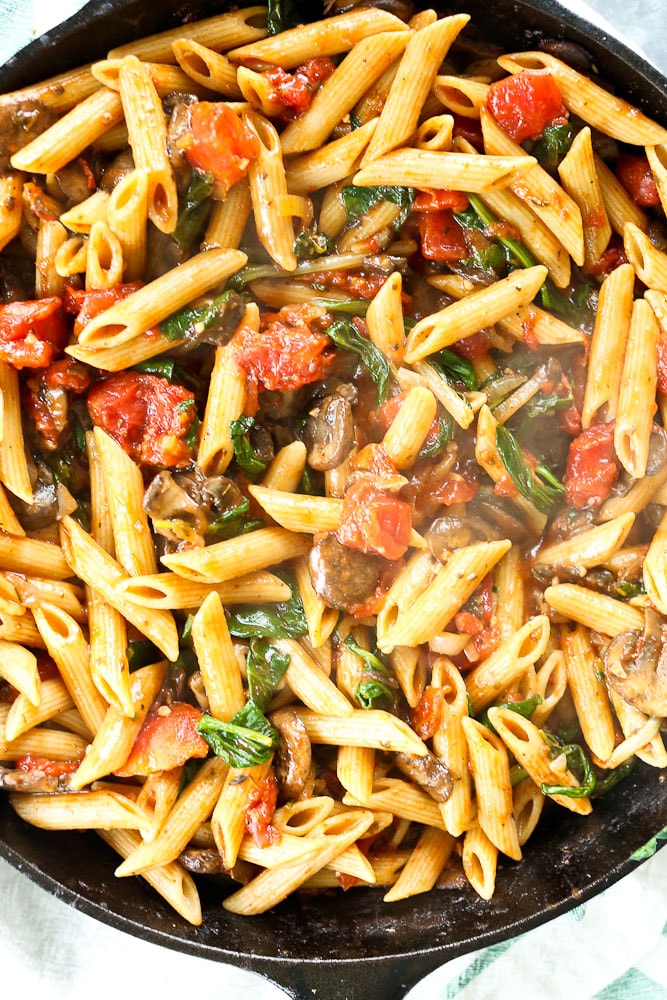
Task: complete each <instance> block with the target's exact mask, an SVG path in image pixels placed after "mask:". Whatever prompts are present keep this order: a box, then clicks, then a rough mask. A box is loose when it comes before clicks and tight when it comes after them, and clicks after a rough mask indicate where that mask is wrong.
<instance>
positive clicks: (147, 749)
mask: <svg viewBox="0 0 667 1000" xmlns="http://www.w3.org/2000/svg"><path fill="white" fill-rule="evenodd" d="M202 714H203V713H202V712H201V710H200V709H198V708H195V706H194V705H190V704H188V703H187V702H185V701H174V702H172V703H171V705H162V706H161V707H160V708H158V709H156V710H155V711H150V712H149V713H148V715H147V716H146V718H145V719H144V721H143V723H142V725H141V729H140V730H139V732H138V734H137V738H136V739H135V741H134V745H133V746H132V749H131V751H130V756H129V757H128V758H127V760H126V761H125V764H124V765H123V767H121V768H119V770H117V771H116V772H115V773H116V774H117V775H118V777H120V778H131V777H134V776H136V775H144V776H146V777H147V776H148V775H149V774H153V773H154V772H155V771H173V769H174V768H175V767H180V766H181V765H182V764H185V762H186V761H187V760H190V759H191V758H198V759H201V758H203V757H206V756H207V755H208V749H209V747H208V743H207V742H206V740H205V739H204V737H203V736H200V734H199V733H198V732H197V726H198V724H199V722H200V720H201V717H202Z"/></svg>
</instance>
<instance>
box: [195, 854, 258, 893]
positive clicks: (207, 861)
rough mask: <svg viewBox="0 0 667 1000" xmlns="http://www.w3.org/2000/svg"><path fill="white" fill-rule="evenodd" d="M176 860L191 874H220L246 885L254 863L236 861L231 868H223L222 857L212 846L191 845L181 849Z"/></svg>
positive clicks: (252, 871) (251, 874)
mask: <svg viewBox="0 0 667 1000" xmlns="http://www.w3.org/2000/svg"><path fill="white" fill-rule="evenodd" d="M178 861H179V863H180V864H182V865H183V867H184V868H185V869H186V870H187V871H189V872H192V874H193V875H222V876H224V877H225V878H228V879H231V880H232V881H233V882H240V883H241V885H246V884H247V883H248V882H249V881H250V879H251V878H252V877H253V875H254V873H255V867H254V865H250V864H248V863H247V861H237V862H236V864H235V865H234V867H233V868H225V863H224V861H223V860H222V857H221V855H220V853H219V851H217V850H216V849H215V848H214V847H202V848H195V847H191V848H188V849H187V850H185V851H181V853H180V854H179V856H178Z"/></svg>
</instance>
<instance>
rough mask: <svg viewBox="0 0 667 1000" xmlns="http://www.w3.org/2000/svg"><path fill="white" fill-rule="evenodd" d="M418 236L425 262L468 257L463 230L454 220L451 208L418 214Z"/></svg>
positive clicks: (442, 261) (440, 261)
mask: <svg viewBox="0 0 667 1000" xmlns="http://www.w3.org/2000/svg"><path fill="white" fill-rule="evenodd" d="M419 236H420V239H421V248H422V256H423V257H426V259H427V260H435V261H438V262H439V263H444V262H446V261H450V260H465V258H466V257H469V256H470V253H469V251H468V247H467V244H466V241H465V236H464V235H463V229H462V228H461V226H459V224H458V222H457V221H456V219H455V218H454V213H453V212H452V210H451V208H443V209H441V210H440V211H435V212H430V211H429V212H420V214H419Z"/></svg>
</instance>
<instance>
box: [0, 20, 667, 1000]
mask: <svg viewBox="0 0 667 1000" xmlns="http://www.w3.org/2000/svg"><path fill="white" fill-rule="evenodd" d="M224 9H225V8H224V4H216V3H211V2H209V0H190V2H189V3H188V4H187V5H185V4H183V3H182V2H181V0H161V3H160V4H159V5H156V4H154V3H152V2H151V0H93V2H92V3H90V4H89V5H88V6H87V7H86V8H84V10H83V11H82V12H80V13H79V14H78V15H76V16H75V17H74V18H72V19H71V20H70V21H69V22H67V23H66V24H64V25H61V26H60V27H58V28H57V29H55V30H54V31H52V32H49V33H48V34H47V35H45V36H43V37H42V38H40V39H38V40H36V41H35V42H33V43H32V44H31V45H30V46H28V48H26V49H24V50H23V52H21V53H19V55H18V56H16V57H15V58H13V59H12V60H10V62H9V63H8V64H7V65H6V66H5V67H4V68H3V69H0V92H6V91H8V90H11V89H14V88H17V87H20V86H24V85H27V84H28V83H32V82H34V81H37V80H40V79H44V78H45V77H47V76H50V75H53V74H55V73H57V72H59V71H61V70H63V69H66V68H70V67H72V66H75V65H78V64H80V63H81V62H82V61H84V59H86V60H90V59H94V58H98V57H101V56H103V55H104V53H105V51H106V50H107V49H108V48H109V47H111V46H112V45H116V44H120V43H121V42H124V41H128V40H130V39H134V38H137V37H140V36H141V35H144V34H148V33H150V32H153V31H156V30H159V29H162V28H166V27H171V26H173V25H175V24H177V23H180V22H182V20H184V19H186V18H189V19H193V18H195V17H201V16H208V15H210V14H213V13H216V12H220V11H221V10H224ZM447 9H448V11H454V10H466V11H469V12H470V13H471V14H472V16H473V19H474V20H475V22H476V23H477V24H478V25H479V26H480V27H481V28H483V29H484V31H485V32H486V33H488V35H489V37H491V38H493V39H494V40H495V41H499V42H500V43H501V44H503V45H504V46H505V47H507V48H510V49H514V50H517V49H526V48H531V47H534V45H535V42H536V41H537V40H538V39H539V38H540V37H544V36H546V37H566V38H569V39H571V40H573V41H577V42H580V43H582V44H584V45H586V46H587V47H588V48H589V49H590V50H591V51H592V52H593V54H594V56H595V62H596V65H597V67H598V69H599V71H600V72H601V74H602V75H603V76H604V77H606V78H607V79H609V80H611V81H612V82H614V83H616V84H617V86H618V90H619V92H621V93H623V94H624V95H625V96H627V97H629V98H630V99H631V100H632V101H634V102H635V103H637V104H638V105H640V106H641V107H642V108H643V109H645V110H646V111H648V112H649V113H650V114H652V115H653V116H654V117H656V118H658V119H659V120H660V121H661V122H662V123H663V124H667V84H666V83H665V81H664V79H663V78H662V77H661V76H660V75H659V74H658V73H657V71H656V70H654V69H653V68H652V67H650V66H649V65H648V64H646V63H645V62H644V61H642V60H641V59H640V58H639V57H637V56H636V55H634V54H633V53H631V52H630V51H629V50H628V49H626V48H625V47H624V46H623V45H622V44H620V43H619V42H617V41H616V40H614V39H611V38H609V37H608V36H606V35H605V34H604V33H603V32H601V31H600V30H598V29H597V28H594V27H592V26H591V25H588V24H587V23H585V22H584V21H582V20H581V19H579V18H578V17H576V16H575V15H573V14H571V13H569V12H567V11H565V10H563V9H562V8H561V7H560V6H558V4H556V3H553V2H551V0H543V2H542V3H538V2H537V0H516V2H513V0H495V2H494V4H493V5H492V6H491V5H489V4H488V3H487V2H486V0H469V2H461V3H454V4H450V5H449V6H448V8H447ZM317 14H318V11H317V10H316V8H315V5H314V6H313V17H316V16H317ZM666 826H667V795H666V794H665V788H664V776H662V775H660V774H658V773H657V772H656V771H655V770H652V769H650V768H646V767H644V766H643V765H639V766H638V767H637V768H636V769H635V771H634V773H633V775H632V776H631V777H630V778H629V779H628V780H626V781H625V782H624V783H623V784H622V785H620V786H619V787H618V788H616V789H615V790H614V791H613V792H611V793H610V794H609V795H608V796H607V797H605V798H604V799H602V800H600V801H599V802H596V803H595V811H594V813H593V815H592V816H590V817H587V818H585V819H582V818H580V817H577V816H575V815H574V814H572V813H569V812H567V811H566V810H564V809H559V808H558V807H556V806H554V805H553V804H551V803H549V804H548V805H547V807H546V809H545V813H544V815H543V817H542V820H541V822H540V826H539V828H538V831H537V832H536V834H535V835H534V836H533V837H532V838H531V840H530V843H529V845H528V848H527V851H526V858H525V860H524V861H522V862H521V863H520V864H514V863H512V862H506V863H504V864H502V865H501V867H500V868H499V872H498V880H497V889H496V893H495V895H494V897H493V900H492V901H491V902H490V903H486V902H484V901H482V900H481V899H479V898H478V897H477V896H476V895H475V894H474V893H473V892H472V890H469V891H466V890H453V889H452V890H436V891H434V892H432V893H429V894H426V895H423V896H417V897H414V898H413V899H410V900H406V901H403V902H401V903H397V904H392V905H386V904H384V903H383V902H382V898H381V896H382V893H381V892H376V891H374V890H361V891H359V890H355V891H353V892H349V893H347V894H345V895H342V894H340V895H338V894H337V895H323V896H310V897H304V898H298V899H290V900H288V901H287V902H286V903H284V904H282V905H281V906H279V907H277V908H276V909H275V910H274V911H272V912H271V913H268V914H266V915H263V916H260V917H253V918H243V917H238V916H234V915H232V914H228V913H226V912H225V911H224V910H223V909H222V908H221V906H220V890H219V889H217V888H216V887H214V886H211V885H210V884H203V885H202V896H203V899H202V902H203V908H204V924H203V926H202V927H200V928H194V927H191V926H190V925H189V924H187V923H185V922H184V921H182V920H181V919H180V918H179V917H178V916H176V915H175V914H174V913H173V911H172V910H171V908H170V907H169V906H168V905H167V904H166V903H164V902H163V901H162V899H161V898H160V897H158V896H157V895H156V894H155V893H154V892H153V891H152V890H151V889H150V888H149V887H148V886H146V885H145V883H143V882H142V880H141V879H140V878H131V879H122V880H120V879H116V878H114V876H113V870H114V868H115V867H116V864H117V860H118V859H117V857H116V856H115V855H113V853H112V852H111V851H110V850H109V849H108V848H107V847H106V845H105V844H103V843H102V842H101V841H100V840H99V838H97V837H95V836H94V835H93V834H79V833H61V834H58V833H52V832H44V831H40V830H38V829H36V828H33V827H30V826H27V825H26V824H24V823H23V822H22V821H21V820H20V819H19V818H18V817H17V816H16V815H15V814H14V813H13V811H12V810H11V808H10V806H9V803H8V800H7V798H6V797H4V796H0V856H2V857H4V858H5V859H6V860H7V861H9V862H10V864H12V865H13V866H14V867H15V868H17V869H18V870H19V871H22V872H24V873H25V874H26V875H28V876H29V877H30V878H31V879H33V880H34V881H35V882H37V883H38V884H39V885H41V886H42V887H43V888H45V889H47V890H48V891H50V892H52V893H54V894H55V895H56V896H58V897H59V898H61V899H63V900H65V901H66V902H68V903H70V904H71V905H73V906H75V907H76V908H77V909H79V910H82V911H83V912H85V913H87V914H89V915H91V916H93V917H95V918H97V919H99V920H101V921H103V922H105V923H107V924H110V925H111V926H113V927H116V928H118V929H120V930H123V931H126V932H128V933H130V934H134V935H136V936H137V937H140V938H143V939H144V940H148V941H151V942H154V943H156V944H159V945H163V946H165V947H167V948H172V949H176V950H179V951H183V952H187V953H189V954H193V955H200V956H202V957H205V958H208V959H213V960H216V961H221V962H229V963H231V964H233V965H238V966H241V967H242V968H245V969H249V970H252V971H255V972H260V973H262V974H264V975H265V976H267V977H268V978H270V979H272V980H274V981H275V982H277V983H278V984H279V985H280V986H282V987H283V988H284V989H287V990H288V992H289V993H290V995H291V996H293V997H294V998H299V1000H305V998H312V997H315V996H316V997H317V1000H376V998H377V1000H398V998H399V997H402V996H404V995H405V992H406V991H407V990H408V989H409V988H410V987H411V986H412V985H413V984H414V983H416V982H417V981H418V980H419V979H421V978H422V977H423V976H425V975H426V974H427V973H429V972H431V971H432V970H433V969H435V968H437V967H438V966H440V965H441V964H442V963H443V962H445V961H448V960H449V959H452V958H454V957H456V956H457V955H460V954H463V953H466V952H469V951H472V950H475V949H477V948H481V947H484V946H487V945H490V944H493V943H496V942H498V941H501V940H504V939H507V938H509V937H512V936H514V935H516V934H519V933H522V932H524V931H526V930H528V929H530V928H531V927H534V926H537V925H538V924H541V923H544V922H545V921H547V920H549V919H551V918H553V917H555V916H557V915H558V914H560V913H563V912H565V911H566V910H568V909H570V908H571V907H573V906H575V905H576V904H578V903H580V902H582V901H583V900H585V899H588V898H590V897H591V896H594V895H595V894H597V893H599V892H600V891H601V890H602V889H604V888H606V887H608V886H609V885H611V884H612V883H614V882H615V881H617V880H618V879H619V878H621V877H622V876H623V875H625V874H627V873H628V872H630V871H631V870H632V869H633V868H634V867H636V864H637V862H636V861H633V860H632V858H631V855H632V854H633V852H635V851H636V850H637V849H638V848H641V847H642V846H643V845H644V844H645V843H646V842H647V841H648V840H649V839H650V838H651V837H653V836H654V835H655V834H656V833H657V832H658V831H660V830H661V829H662V828H664V827H666Z"/></svg>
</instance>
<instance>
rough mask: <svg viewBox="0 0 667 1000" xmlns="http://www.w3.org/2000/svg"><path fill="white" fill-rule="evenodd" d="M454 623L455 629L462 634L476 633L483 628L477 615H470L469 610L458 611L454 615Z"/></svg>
mask: <svg viewBox="0 0 667 1000" xmlns="http://www.w3.org/2000/svg"><path fill="white" fill-rule="evenodd" d="M454 624H455V625H456V628H457V630H458V631H459V632H461V633H462V634H464V635H477V633H478V632H481V631H482V629H483V628H484V623H483V622H481V621H480V619H479V618H478V617H477V615H471V614H470V612H469V611H458V612H457V613H456V615H454Z"/></svg>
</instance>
